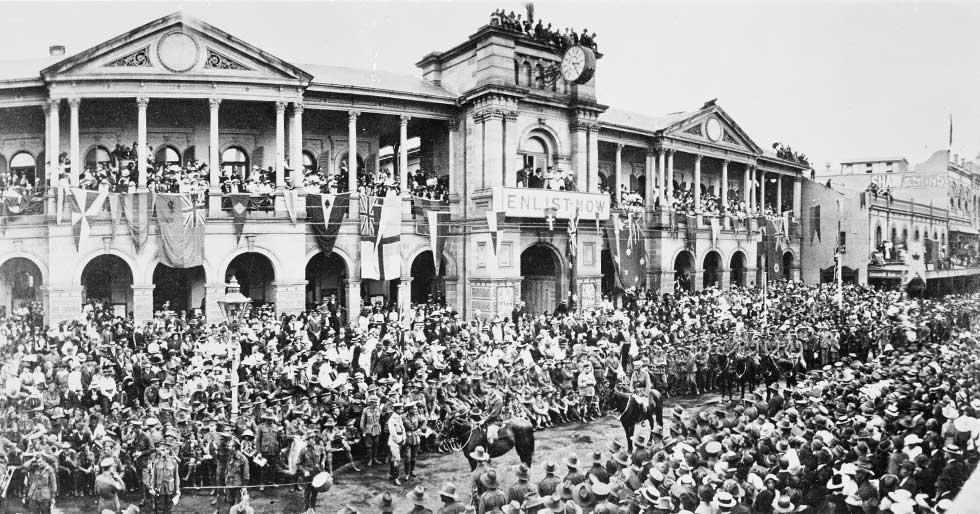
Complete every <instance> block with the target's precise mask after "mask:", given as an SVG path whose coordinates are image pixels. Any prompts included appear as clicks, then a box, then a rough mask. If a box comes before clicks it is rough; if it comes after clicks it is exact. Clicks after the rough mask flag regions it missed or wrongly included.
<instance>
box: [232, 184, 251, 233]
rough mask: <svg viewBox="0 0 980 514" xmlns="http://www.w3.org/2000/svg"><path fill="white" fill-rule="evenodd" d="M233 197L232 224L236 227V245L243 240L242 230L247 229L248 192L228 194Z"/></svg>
mask: <svg viewBox="0 0 980 514" xmlns="http://www.w3.org/2000/svg"><path fill="white" fill-rule="evenodd" d="M227 196H228V198H230V199H231V219H232V221H231V224H232V226H233V227H234V228H235V245H236V246H237V245H238V243H240V242H241V240H242V232H244V231H245V218H247V217H248V199H249V197H251V195H250V194H248V193H232V194H229V195H227Z"/></svg>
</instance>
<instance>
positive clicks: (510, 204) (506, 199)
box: [493, 187, 609, 220]
mask: <svg viewBox="0 0 980 514" xmlns="http://www.w3.org/2000/svg"><path fill="white" fill-rule="evenodd" d="M549 207H552V208H555V209H557V212H556V213H555V218H558V219H569V218H571V217H572V216H573V215H574V214H575V209H576V208H578V209H579V218H580V219H586V220H594V219H608V218H609V195H605V194H597V193H579V192H574V191H555V190H553V189H529V188H520V187H495V188H493V210H494V211H498V212H505V213H506V214H507V216H514V217H521V218H544V217H545V211H544V210H545V209H547V208H549Z"/></svg>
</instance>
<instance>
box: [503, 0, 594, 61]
mask: <svg viewBox="0 0 980 514" xmlns="http://www.w3.org/2000/svg"><path fill="white" fill-rule="evenodd" d="M490 25H491V26H494V27H501V28H504V29H507V30H512V31H514V32H519V33H521V34H523V35H524V36H526V37H528V38H530V39H533V40H535V41H538V42H541V43H545V44H548V45H551V46H553V47H555V48H557V49H558V50H559V51H564V50H565V49H567V48H568V47H571V46H575V45H582V46H584V47H586V48H591V49H592V50H593V51H595V52H598V51H599V45H598V44H597V43H596V35H595V33H591V34H590V33H589V29H582V33H581V34H579V33H578V32H576V31H575V30H573V29H570V28H567V27H566V28H565V30H563V31H561V30H557V29H553V28H551V24H550V23H549V24H548V25H545V24H544V23H543V22H542V21H541V20H540V19H539V20H538V22H537V23H534V20H533V19H531V18H530V16H529V17H528V18H527V19H525V18H524V16H523V15H521V14H514V11H511V12H509V13H508V12H506V11H505V10H503V9H497V10H495V11H493V12H492V13H491V14H490Z"/></svg>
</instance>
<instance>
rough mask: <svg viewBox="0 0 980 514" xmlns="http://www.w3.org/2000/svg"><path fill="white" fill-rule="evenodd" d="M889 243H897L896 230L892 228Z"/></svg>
mask: <svg viewBox="0 0 980 514" xmlns="http://www.w3.org/2000/svg"><path fill="white" fill-rule="evenodd" d="M891 242H892V243H898V229H896V228H895V227H892V237H891Z"/></svg>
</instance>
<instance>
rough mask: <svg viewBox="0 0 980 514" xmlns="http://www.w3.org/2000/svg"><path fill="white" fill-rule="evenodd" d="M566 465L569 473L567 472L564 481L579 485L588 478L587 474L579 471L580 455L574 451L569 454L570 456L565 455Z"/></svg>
mask: <svg viewBox="0 0 980 514" xmlns="http://www.w3.org/2000/svg"><path fill="white" fill-rule="evenodd" d="M565 467H567V468H568V474H566V475H565V478H563V479H562V480H563V481H564V482H569V483H571V484H572V485H578V484H581V483H582V482H585V481H586V480H588V478H587V477H586V476H585V475H583V474H582V473H581V472H579V463H578V455H576V454H575V453H574V452H573V453H570V454H568V457H565Z"/></svg>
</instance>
